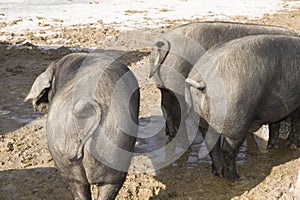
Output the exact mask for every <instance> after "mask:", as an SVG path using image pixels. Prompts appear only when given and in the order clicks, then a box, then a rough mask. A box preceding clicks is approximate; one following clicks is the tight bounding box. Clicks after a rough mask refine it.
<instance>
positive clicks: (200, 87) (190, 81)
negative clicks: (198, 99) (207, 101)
mask: <svg viewBox="0 0 300 200" xmlns="http://www.w3.org/2000/svg"><path fill="white" fill-rule="evenodd" d="M185 82H186V83H187V84H188V85H190V86H193V87H195V88H197V89H198V90H201V91H204V90H205V88H206V84H205V83H204V82H203V81H195V80H193V79H191V78H187V79H185Z"/></svg>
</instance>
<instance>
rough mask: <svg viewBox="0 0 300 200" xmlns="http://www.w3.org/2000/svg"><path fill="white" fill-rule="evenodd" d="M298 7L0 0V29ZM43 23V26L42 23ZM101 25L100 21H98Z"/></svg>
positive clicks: (199, 1) (123, 25)
mask: <svg viewBox="0 0 300 200" xmlns="http://www.w3.org/2000/svg"><path fill="white" fill-rule="evenodd" d="M296 7H300V1H287V2H286V1H281V0H263V1H262V0H151V1H149V0H90V1H88V0H48V1H42V0H0V22H5V23H6V24H7V26H5V27H3V28H2V29H1V32H11V33H22V32H24V31H34V32H35V31H36V32H38V31H40V30H47V29H50V28H51V27H67V26H70V25H78V24H89V23H93V24H94V25H95V24H96V25H97V22H98V21H100V20H101V21H102V22H103V23H105V24H109V23H115V24H114V26H115V28H116V27H117V28H120V29H133V28H136V27H138V26H143V27H145V26H147V27H156V26H159V24H158V23H157V22H162V23H166V22H163V21H165V20H168V19H169V20H175V19H196V18H199V19H201V18H203V17H205V18H206V19H211V20H213V19H228V17H232V16H247V17H249V18H255V17H262V16H263V14H265V13H274V12H276V11H278V10H282V9H292V8H296ZM45 24H46V26H44V25H45ZM98 24H99V26H100V27H101V23H98Z"/></svg>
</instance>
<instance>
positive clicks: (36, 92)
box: [24, 63, 54, 102]
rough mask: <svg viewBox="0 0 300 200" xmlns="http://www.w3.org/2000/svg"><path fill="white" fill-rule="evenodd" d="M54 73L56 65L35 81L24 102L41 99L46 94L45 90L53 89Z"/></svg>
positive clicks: (51, 66)
mask: <svg viewBox="0 0 300 200" xmlns="http://www.w3.org/2000/svg"><path fill="white" fill-rule="evenodd" d="M53 73H54V63H53V64H51V65H50V66H49V67H48V68H47V69H46V71H45V72H43V73H41V74H40V75H39V76H38V77H37V78H36V79H35V81H34V83H33V85H32V87H31V90H30V92H29V94H28V95H27V96H26V98H25V99H24V101H25V102H26V101H28V100H30V99H39V98H40V97H41V96H43V94H44V93H45V90H46V89H48V88H50V87H51V82H52V79H53Z"/></svg>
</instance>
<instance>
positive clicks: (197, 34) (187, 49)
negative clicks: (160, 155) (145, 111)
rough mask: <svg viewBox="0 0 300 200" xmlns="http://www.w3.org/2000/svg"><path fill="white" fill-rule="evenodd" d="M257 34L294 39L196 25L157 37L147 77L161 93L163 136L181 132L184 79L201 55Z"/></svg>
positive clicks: (253, 28)
mask: <svg viewBox="0 0 300 200" xmlns="http://www.w3.org/2000/svg"><path fill="white" fill-rule="evenodd" d="M257 34H276V35H291V36H298V34H297V33H296V32H294V31H292V30H289V29H287V28H282V27H277V26H266V25H258V24H241V23H231V22H199V23H189V24H186V25H183V26H179V27H177V28H174V29H173V30H170V31H168V32H165V33H163V34H161V35H160V36H159V37H158V39H157V40H156V41H155V44H154V47H153V50H152V52H151V60H150V63H151V64H150V65H151V66H150V77H152V76H153V78H154V81H155V83H156V85H157V87H158V88H159V89H160V91H161V97H162V101H161V106H162V108H163V109H164V115H165V118H166V133H167V135H169V136H171V137H174V136H175V134H176V132H177V131H179V130H181V131H185V127H184V123H183V121H182V119H183V118H184V117H182V116H184V115H185V111H186V105H185V101H184V80H185V78H186V77H187V76H188V73H189V72H190V70H191V69H192V66H193V65H194V64H195V63H196V61H197V60H198V59H199V58H200V57H201V56H202V55H203V54H204V52H205V51H206V50H207V49H209V48H211V47H212V46H214V45H215V44H217V43H219V42H225V41H229V40H232V39H235V38H239V37H243V36H248V35H257ZM271 137H272V136H271Z"/></svg>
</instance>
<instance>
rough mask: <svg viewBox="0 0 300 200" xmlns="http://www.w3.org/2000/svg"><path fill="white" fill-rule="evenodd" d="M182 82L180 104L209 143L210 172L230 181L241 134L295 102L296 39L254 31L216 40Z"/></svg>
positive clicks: (298, 99) (298, 92)
mask: <svg viewBox="0 0 300 200" xmlns="http://www.w3.org/2000/svg"><path fill="white" fill-rule="evenodd" d="M186 83H187V84H186V102H187V103H188V105H189V107H190V108H192V109H191V110H193V111H194V112H192V113H193V115H194V119H195V120H197V122H198V123H199V126H200V127H201V128H203V129H207V136H208V138H210V140H208V145H213V146H208V148H209V149H210V148H212V147H213V148H212V150H211V153H210V155H211V158H212V162H213V165H212V168H213V172H214V173H215V174H217V175H220V176H225V177H228V178H229V179H231V180H236V179H238V177H239V176H238V174H237V172H236V166H235V158H236V154H237V152H238V150H239V148H240V146H241V145H242V143H243V141H244V140H245V137H246V134H247V132H248V131H250V132H253V131H256V130H257V129H258V128H259V127H260V126H261V125H263V124H266V123H275V122H278V121H280V120H281V119H283V118H285V117H286V116H288V115H290V114H291V113H292V112H294V111H295V110H296V109H297V108H299V106H300V38H299V37H291V36H279V35H278V36H276V35H257V36H247V37H243V38H239V39H235V40H231V41H229V42H226V43H222V44H218V45H216V46H215V47H212V48H211V49H209V50H208V51H207V53H206V54H205V55H203V56H202V57H201V58H200V60H199V61H198V62H197V63H196V64H195V66H194V68H193V69H192V71H191V72H190V74H189V76H188V78H187V79H186ZM220 135H222V136H223V137H224V139H223V142H222V144H221V139H220V138H221V137H220Z"/></svg>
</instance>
